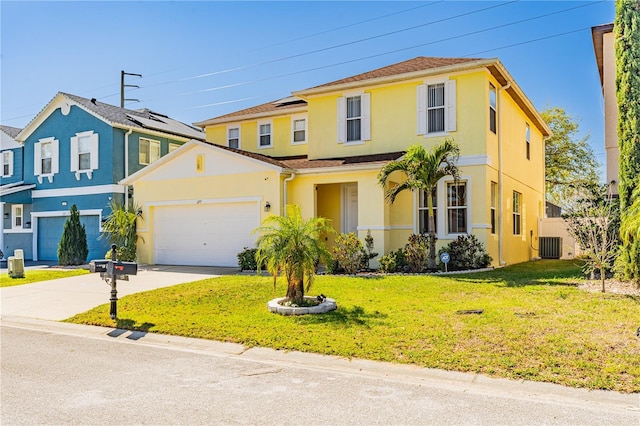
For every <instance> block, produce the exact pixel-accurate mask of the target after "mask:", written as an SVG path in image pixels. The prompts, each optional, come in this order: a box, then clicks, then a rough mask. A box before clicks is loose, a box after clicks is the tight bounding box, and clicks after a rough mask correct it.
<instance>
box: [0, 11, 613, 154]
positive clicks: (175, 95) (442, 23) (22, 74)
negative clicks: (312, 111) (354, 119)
mask: <svg viewBox="0 0 640 426" xmlns="http://www.w3.org/2000/svg"><path fill="white" fill-rule="evenodd" d="M614 16H615V6H614V2H613V1H612V0H605V1H597V2H593V1H589V2H584V1H560V0H558V1H510V0H506V1H489V2H486V1H450V0H445V1H426V2H422V1H409V2H400V1H396V2H385V1H373V2H371V1H353V2H344V1H317V2H306V1H305V2H300V1H284V2H272V1H260V2H245V1H235V2H214V1H191V2H187V1H138V2H126V1H110V2H100V1H82V2H69V1H46V2H33V1H18V2H15V1H7V0H3V1H2V2H0V20H1V21H0V24H1V30H0V31H1V33H0V39H1V41H0V43H1V45H0V55H1V56H0V61H1V62H0V66H1V69H0V93H1V99H0V106H1V109H0V123H2V124H4V125H9V126H14V127H23V126H25V125H26V124H27V123H28V122H29V121H30V120H31V119H32V118H33V117H34V116H35V115H36V114H37V113H38V112H39V111H40V110H41V109H42V108H43V107H44V106H45V105H46V104H47V103H48V102H49V101H50V100H51V99H52V98H53V96H54V95H55V94H56V93H57V92H59V91H63V92H68V93H72V94H75V95H79V96H83V97H87V98H92V97H95V98H97V99H99V100H101V101H102V102H107V103H110V104H113V105H119V103H120V71H121V70H125V71H126V72H129V73H137V74H142V75H143V77H142V78H139V77H135V76H130V77H127V78H126V82H127V84H134V85H138V86H140V88H139V89H134V88H130V89H128V90H127V91H126V97H127V98H135V99H139V100H140V102H127V104H126V107H127V108H131V109H137V108H150V109H152V110H154V111H157V112H160V113H164V114H167V115H169V116H171V117H173V118H176V119H178V120H181V121H184V122H187V123H193V122H196V121H201V120H205V119H207V118H212V117H215V116H218V115H222V114H226V113H228V112H232V111H235V110H238V109H242V108H246V107H249V106H252V105H257V104H261V103H264V102H268V101H271V100H275V99H278V98H282V97H285V96H288V95H289V94H290V93H291V92H292V91H294V90H299V89H304V88H307V87H312V86H315V85H318V84H322V83H326V82H329V81H332V80H336V79H339V78H343V77H347V76H350V75H354V74H358V73H361V72H364V71H368V70H372V69H375V68H378V67H382V66H386V65H389V64H392V63H396V62H400V61H403V60H406V59H410V58H413V57H416V56H441V57H481V58H493V57H497V58H499V59H500V60H501V61H502V62H503V63H504V64H505V66H506V67H507V69H508V70H509V72H510V73H511V75H512V76H513V77H514V78H515V80H516V81H517V83H518V84H519V85H520V86H521V87H522V89H523V90H524V91H525V93H526V94H527V96H528V97H529V98H530V99H531V100H532V102H533V103H534V105H535V106H536V107H537V108H538V109H539V110H540V109H543V108H545V107H547V106H556V105H557V106H561V107H564V108H565V109H566V110H567V112H568V113H569V114H571V115H572V116H574V117H575V118H576V119H578V122H579V124H580V129H581V133H582V134H590V135H591V139H590V143H591V145H592V147H593V149H594V152H595V153H596V155H597V158H598V160H600V161H603V160H604V148H603V146H604V143H603V140H604V122H603V121H604V119H603V100H602V91H601V88H600V81H599V77H598V71H597V67H596V63H595V57H594V53H593V45H592V41H591V30H590V27H592V26H595V25H600V24H604V23H609V22H612V21H613V19H614Z"/></svg>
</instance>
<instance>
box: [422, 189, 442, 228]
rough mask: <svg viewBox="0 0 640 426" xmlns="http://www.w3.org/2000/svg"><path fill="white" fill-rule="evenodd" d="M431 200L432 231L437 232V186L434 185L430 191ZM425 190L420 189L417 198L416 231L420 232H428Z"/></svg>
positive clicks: (427, 208) (427, 206) (427, 207)
mask: <svg viewBox="0 0 640 426" xmlns="http://www.w3.org/2000/svg"><path fill="white" fill-rule="evenodd" d="M431 201H432V203H433V225H434V229H433V232H436V233H437V232H438V188H437V187H434V188H433V191H432V192H431ZM428 202H429V200H428V198H427V191H420V195H419V199H418V232H419V233H420V234H425V233H429V231H430V229H429V205H428Z"/></svg>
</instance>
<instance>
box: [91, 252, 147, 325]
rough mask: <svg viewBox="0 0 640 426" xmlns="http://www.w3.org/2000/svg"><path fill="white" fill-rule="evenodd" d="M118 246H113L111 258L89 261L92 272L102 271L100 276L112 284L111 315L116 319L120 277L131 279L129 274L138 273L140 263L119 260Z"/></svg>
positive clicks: (126, 279) (125, 279)
mask: <svg viewBox="0 0 640 426" xmlns="http://www.w3.org/2000/svg"><path fill="white" fill-rule="evenodd" d="M117 248H118V247H117V246H116V245H115V244H113V245H112V246H111V260H106V259H105V260H103V259H100V260H92V261H91V262H89V269H90V271H91V272H100V277H102V278H104V280H105V281H106V282H107V284H109V285H111V298H110V299H109V301H110V302H111V306H110V308H109V316H110V317H111V319H116V318H117V316H118V289H117V282H118V279H121V280H124V281H129V275H137V274H138V264H137V263H135V262H120V261H118V260H117V258H116V256H117Z"/></svg>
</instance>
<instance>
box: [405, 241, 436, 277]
mask: <svg viewBox="0 0 640 426" xmlns="http://www.w3.org/2000/svg"><path fill="white" fill-rule="evenodd" d="M429 240H430V239H429V236H428V235H426V234H411V235H410V236H409V242H408V243H407V244H406V245H405V247H404V253H405V257H406V260H407V266H408V271H409V272H418V273H420V272H424V271H425V270H426V269H427V262H428V260H429V252H428V249H429Z"/></svg>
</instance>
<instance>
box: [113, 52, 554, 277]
mask: <svg viewBox="0 0 640 426" xmlns="http://www.w3.org/2000/svg"><path fill="white" fill-rule="evenodd" d="M292 95H293V96H291V97H288V98H284V99H281V100H278V101H275V102H271V103H266V104H262V105H258V106H255V107H252V108H247V109H244V110H241V111H237V112H234V113H231V114H227V115H223V116H220V117H215V118H212V119H210V120H206V121H203V122H200V123H195V125H197V126H200V127H202V128H203V129H204V130H205V131H206V135H207V138H206V139H207V141H208V142H211V143H213V145H212V144H207V143H201V142H195V141H192V142H189V143H187V144H186V145H185V146H183V147H181V148H179V149H178V150H177V151H175V152H174V153H171V154H170V155H168V156H167V157H165V158H163V159H161V160H160V161H158V162H157V163H155V164H153V165H151V166H150V167H148V168H146V169H144V170H141V171H139V172H137V173H135V174H133V175H131V176H130V177H129V178H127V179H124V180H123V181H121V182H120V183H121V184H123V185H133V187H134V191H135V199H136V202H137V203H140V204H141V205H143V217H144V221H143V222H142V223H141V224H140V227H139V229H138V231H139V233H140V235H141V236H142V238H143V239H142V240H141V241H140V243H139V245H138V247H139V249H138V256H139V260H140V261H141V262H145V263H152V264H153V263H157V264H163V263H177V264H196V265H226V266H235V265H237V259H236V254H237V253H238V252H240V251H241V250H242V249H243V247H249V246H252V245H253V243H254V241H255V238H256V235H254V234H252V230H253V229H255V228H256V227H257V226H259V224H260V223H261V221H262V220H263V219H264V218H265V217H266V216H268V215H271V214H277V215H281V214H284V206H285V205H286V204H298V205H300V206H301V208H302V213H303V215H304V216H306V217H311V216H323V217H326V218H329V219H331V221H332V223H333V226H334V228H335V229H336V231H338V232H356V233H357V234H358V236H359V237H360V239H362V240H364V237H365V236H366V234H367V232H368V231H371V235H372V236H373V239H374V244H375V251H377V252H378V253H380V255H382V254H386V253H389V252H390V251H391V250H396V249H398V248H399V247H402V246H403V245H404V244H406V242H407V239H408V237H409V235H410V234H412V233H418V232H424V231H425V230H426V223H427V211H426V204H427V203H426V202H425V200H426V194H423V193H414V194H411V193H405V194H402V195H401V196H399V197H398V198H397V200H396V202H395V203H394V204H393V205H390V204H389V203H388V202H386V201H385V199H384V191H383V189H382V188H381V187H380V186H379V185H378V183H377V175H378V172H379V170H380V168H381V167H382V165H383V164H385V163H386V162H388V161H390V160H394V159H398V158H400V157H401V156H402V155H403V153H404V151H405V150H406V149H407V147H408V146H409V145H411V144H415V143H419V144H422V145H424V146H425V147H426V148H427V149H431V148H433V147H434V146H436V145H437V144H438V143H440V142H441V141H442V140H443V139H444V138H447V137H450V138H453V139H454V140H455V141H456V142H457V143H458V144H459V145H460V147H461V157H460V159H459V163H458V164H459V167H460V170H461V179H460V181H458V182H454V181H453V180H452V179H451V178H444V179H442V180H441V181H440V182H439V184H438V188H437V192H436V193H434V194H432V196H433V199H434V201H435V205H436V227H437V235H438V244H439V245H440V246H442V245H444V244H446V243H448V242H450V241H452V240H454V239H456V238H457V237H458V236H460V235H465V234H474V235H476V236H477V237H478V238H479V239H480V241H482V242H484V243H485V244H486V246H487V249H488V251H489V253H490V254H491V256H492V257H493V259H494V261H493V264H494V265H499V264H506V263H516V262H522V261H527V260H529V259H531V258H535V257H537V252H536V250H535V249H534V247H537V237H538V219H539V218H541V217H543V216H544V210H545V203H544V138H545V137H547V136H549V135H550V133H551V132H550V130H549V128H548V127H547V126H546V124H545V123H544V122H543V120H542V119H541V117H540V116H539V114H538V113H537V111H536V110H535V108H534V107H533V105H532V103H531V102H530V101H529V99H528V98H527V97H526V96H525V94H524V93H523V92H522V90H521V89H520V87H519V86H518V85H517V83H516V82H515V81H514V79H513V78H512V77H511V75H510V74H509V73H508V72H507V70H506V69H505V68H504V66H503V65H502V63H501V62H500V61H499V60H497V59H466V58H427V57H417V58H414V59H410V60H407V61H404V62H401V63H398V64H394V65H390V66H387V67H383V68H380V69H376V70H373V71H370V72H366V73H363V74H358V75H355V76H351V77H348V78H345V79H342V80H338V81H334V82H331V83H327V84H323V85H321V86H316V87H312V88H309V89H306V90H300V91H297V92H293V94H292ZM401 179H402V176H397V178H395V179H392V180H394V181H395V182H398V181H400V180H401ZM168 189H170V190H168ZM176 223H179V224H180V225H179V226H175V224H176ZM327 240H328V242H329V243H331V242H332V240H331V239H329V238H328V239H327Z"/></svg>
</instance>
